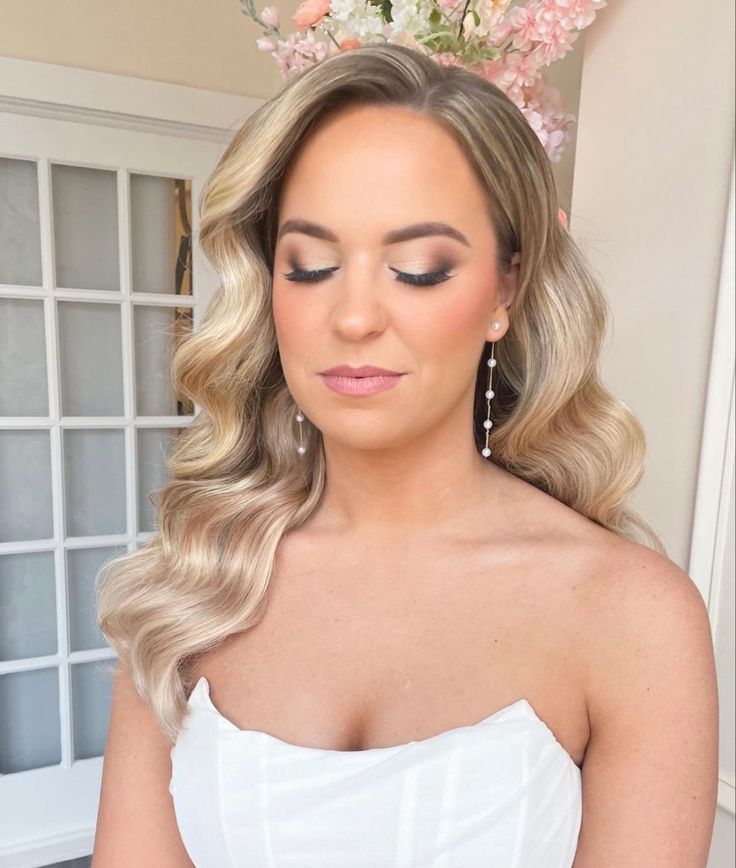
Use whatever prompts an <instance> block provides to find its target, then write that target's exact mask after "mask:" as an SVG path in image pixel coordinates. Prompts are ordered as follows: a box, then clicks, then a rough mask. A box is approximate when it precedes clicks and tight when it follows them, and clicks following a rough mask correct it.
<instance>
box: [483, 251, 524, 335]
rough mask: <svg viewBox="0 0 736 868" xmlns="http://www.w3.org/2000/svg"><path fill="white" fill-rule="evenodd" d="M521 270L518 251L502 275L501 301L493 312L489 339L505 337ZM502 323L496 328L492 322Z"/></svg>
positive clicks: (500, 286)
mask: <svg viewBox="0 0 736 868" xmlns="http://www.w3.org/2000/svg"><path fill="white" fill-rule="evenodd" d="M520 270H521V253H520V252H518V251H517V252H516V253H514V255H513V256H512V257H511V264H510V266H509V269H508V271H506V272H505V273H504V274H502V275H501V277H500V282H499V293H500V296H501V300H500V303H499V304H498V306H497V307H496V309H495V310H494V311H493V312H492V313H491V317H490V320H489V323H488V330H487V333H486V340H487V341H497V340H498V339H499V338H501V337H503V336H504V335H505V334H506V332H507V331H508V328H509V313H508V312H509V308H510V307H511V306H512V304H513V303H514V301H515V300H516V294H517V292H518V291H519V271H520ZM494 322H497V323H500V328H496V329H494V328H493V327H492V324H493V323H494Z"/></svg>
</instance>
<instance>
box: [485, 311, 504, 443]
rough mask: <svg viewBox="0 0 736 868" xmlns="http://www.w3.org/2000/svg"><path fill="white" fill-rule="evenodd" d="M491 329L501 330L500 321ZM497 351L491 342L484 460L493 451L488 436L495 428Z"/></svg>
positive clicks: (496, 321)
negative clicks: (492, 411) (493, 409)
mask: <svg viewBox="0 0 736 868" xmlns="http://www.w3.org/2000/svg"><path fill="white" fill-rule="evenodd" d="M491 328H492V329H493V330H494V331H498V330H499V329H500V328H501V323H500V322H498V320H494V321H493V322H492V323H491ZM495 349H496V342H495V341H492V342H491V357H490V359H488V390H487V391H486V398H487V399H488V416H487V417H486V420H485V422H484V423H483V427H484V428H485V429H486V445H485V446H484V448H483V451H482V452H481V455H482V456H483V457H484V458H488V456H489V455H490V454H491V450H490V448H489V446H488V435H489V434H490V433H491V428H493V422H491V399H492V398H495V397H496V393H495V392H494V391H493V389H492V388H491V386H492V385H493V369H494V368H495V367H496V359H495Z"/></svg>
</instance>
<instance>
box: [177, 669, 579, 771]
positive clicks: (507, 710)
mask: <svg viewBox="0 0 736 868" xmlns="http://www.w3.org/2000/svg"><path fill="white" fill-rule="evenodd" d="M200 687H204V688H205V689H204V690H203V691H202V695H203V696H204V701H205V703H206V705H207V706H208V707H209V708H210V710H211V711H213V712H214V713H215V715H216V716H217V717H218V718H219V720H221V721H222V722H223V723H225V724H227V725H228V726H229V727H230V728H231V729H232V730H234V732H235V733H237V734H240V735H244V736H245V735H260V736H262V737H264V738H265V739H267V740H268V741H271V742H273V743H275V744H278V745H280V746H281V747H283V748H288V749H291V750H297V751H300V752H312V753H321V754H333V755H345V756H357V755H361V754H366V755H369V756H370V755H372V754H375V753H378V752H381V751H384V752H385V751H399V750H402V749H405V748H408V747H411V746H412V745H421V744H423V745H427V744H431V743H433V742H436V741H439V740H441V739H443V738H446V737H447V736H451V735H454V734H455V733H458V732H461V731H462V730H468V729H478V728H479V727H482V726H484V725H486V724H489V723H491V722H492V721H494V720H495V719H496V718H499V717H502V716H504V715H509V714H511V713H513V712H514V711H516V710H519V709H521V708H526V710H527V711H528V712H529V713H530V714H531V719H532V720H534V721H535V722H536V723H538V724H540V725H541V726H542V727H544V729H545V730H546V731H547V732H548V733H549V735H550V736H551V738H552V740H553V742H554V744H555V746H556V747H557V748H558V749H559V750H561V751H562V753H563V754H564V755H565V757H566V758H567V759H568V760H569V762H570V763H572V765H573V766H574V767H575V768H576V769H577V770H578V771H579V772H581V771H582V769H581V767H580V766H579V765H578V764H577V763H576V762H575V760H574V759H573V758H572V756H571V755H570V754H569V752H568V751H567V749H566V748H565V747H564V746H563V745H562V744H561V743H560V741H559V740H558V739H557V736H556V735H555V734H554V732H552V730H551V729H550V727H549V726H548V725H547V724H546V723H545V722H544V721H543V720H542V718H541V717H540V716H539V715H538V714H537V712H536V711H535V710H534V707H533V706H532V704H531V703H530V702H529V700H528V699H525V698H524V697H522V698H521V699H517V700H516V701H515V702H512V703H510V704H509V705H505V706H504V707H503V708H499V709H498V710H497V711H494V712H493V714H489V715H488V717H484V718H483V719H482V720H479V721H477V722H476V723H465V724H460V725H459V726H453V727H451V728H450V729H445V730H442V732H437V733H435V734H434V735H428V736H427V737H426V738H418V739H413V740H412V741H405V742H403V743H402V744H393V745H386V746H384V747H367V748H362V749H359V750H340V749H339V748H329V747H325V748H322V747H310V746H309V745H305V744H295V743H294V742H290V741H285V740H284V739H282V738H279V737H278V736H276V735H272V734H271V733H270V732H265V731H264V730H262V729H242V728H241V727H239V726H238V725H237V724H235V723H233V721H232V720H230V719H229V718H227V717H225V715H224V714H223V713H222V712H221V711H220V710H219V708H217V706H216V705H215V704H214V702H213V701H212V697H211V696H210V683H209V681H208V680H207V678H206V677H205V676H204V675H200V677H199V678H198V679H197V682H196V684H195V685H194V687H193V688H192V690H191V692H190V694H189V697H188V699H187V705H191V700H192V697H193V696H194V695H195V693H196V694H199V690H200Z"/></svg>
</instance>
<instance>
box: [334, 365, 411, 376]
mask: <svg viewBox="0 0 736 868" xmlns="http://www.w3.org/2000/svg"><path fill="white" fill-rule="evenodd" d="M401 373H402V372H401V371H391V370H389V369H388V368H377V367H376V366H375V365H361V366H360V367H358V368H353V367H352V366H351V365H337V366H336V367H334V368H328V369H327V370H326V371H320V374H324V375H325V376H330V377H399V376H401Z"/></svg>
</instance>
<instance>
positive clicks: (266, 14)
mask: <svg viewBox="0 0 736 868" xmlns="http://www.w3.org/2000/svg"><path fill="white" fill-rule="evenodd" d="M261 21H263V23H264V24H265V25H266V26H268V27H274V28H276V27H278V26H279V10H278V9H277V8H276V7H275V6H264V7H263V11H262V12H261Z"/></svg>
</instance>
